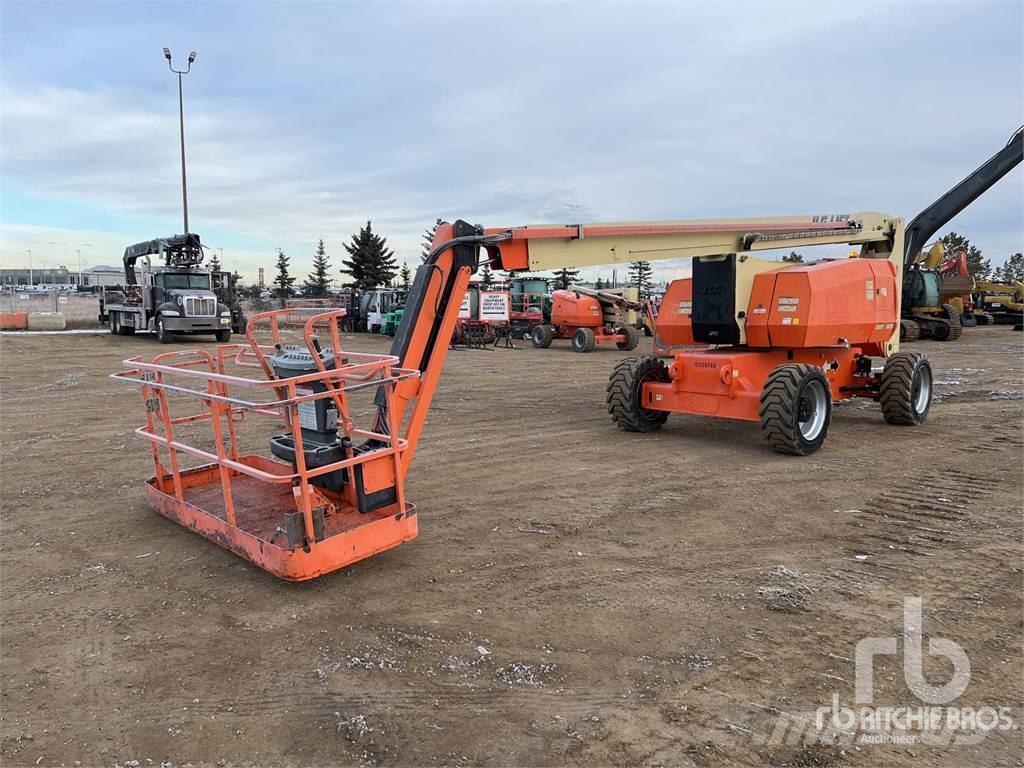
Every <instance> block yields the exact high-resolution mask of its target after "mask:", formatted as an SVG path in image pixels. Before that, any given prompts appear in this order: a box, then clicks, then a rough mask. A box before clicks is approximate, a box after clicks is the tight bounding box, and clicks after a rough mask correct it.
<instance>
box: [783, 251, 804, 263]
mask: <svg viewBox="0 0 1024 768" xmlns="http://www.w3.org/2000/svg"><path fill="white" fill-rule="evenodd" d="M782 260H783V261H788V262H791V263H793V264H803V262H804V257H803V256H801V255H800V254H799V253H797V252H796V251H790V252H789V255H788V256H783V257H782Z"/></svg>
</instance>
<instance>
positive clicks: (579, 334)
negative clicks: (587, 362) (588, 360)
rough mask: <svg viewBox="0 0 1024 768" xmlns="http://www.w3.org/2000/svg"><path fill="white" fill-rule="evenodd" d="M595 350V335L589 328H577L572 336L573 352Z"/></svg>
mask: <svg viewBox="0 0 1024 768" xmlns="http://www.w3.org/2000/svg"><path fill="white" fill-rule="evenodd" d="M596 348H597V334H595V333H594V331H593V329H591V328H577V329H576V332H575V333H573V335H572V351H573V352H593V351H594V350H595V349H596Z"/></svg>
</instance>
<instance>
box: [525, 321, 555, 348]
mask: <svg viewBox="0 0 1024 768" xmlns="http://www.w3.org/2000/svg"><path fill="white" fill-rule="evenodd" d="M553 338H555V329H554V328H552V327H551V326H550V325H544V323H541V324H540V325H535V326H533V328H532V329H531V330H530V343H532V344H533V346H535V347H536V348H537V349H547V348H548V347H550V346H551V340H552V339H553Z"/></svg>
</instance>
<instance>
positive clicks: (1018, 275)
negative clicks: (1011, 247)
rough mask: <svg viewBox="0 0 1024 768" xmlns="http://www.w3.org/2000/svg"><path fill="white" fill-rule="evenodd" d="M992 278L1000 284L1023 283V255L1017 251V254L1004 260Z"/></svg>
mask: <svg viewBox="0 0 1024 768" xmlns="http://www.w3.org/2000/svg"><path fill="white" fill-rule="evenodd" d="M994 277H995V279H996V280H997V281H999V282H1000V283H1016V282H1022V281H1024V255H1022V254H1021V252H1020V251H1017V253H1015V254H1013V256H1011V257H1010V258H1008V259H1007V260H1006V263H1005V264H1003V266H1002V267H1000V268H999V269H997V270H996V271H995V275H994Z"/></svg>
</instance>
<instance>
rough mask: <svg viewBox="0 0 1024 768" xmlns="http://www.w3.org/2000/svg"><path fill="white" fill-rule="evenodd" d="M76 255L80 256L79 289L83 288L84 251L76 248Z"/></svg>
mask: <svg viewBox="0 0 1024 768" xmlns="http://www.w3.org/2000/svg"><path fill="white" fill-rule="evenodd" d="M75 253H77V254H78V287H79V289H81V287H82V251H81V250H79V249H78V248H75Z"/></svg>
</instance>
